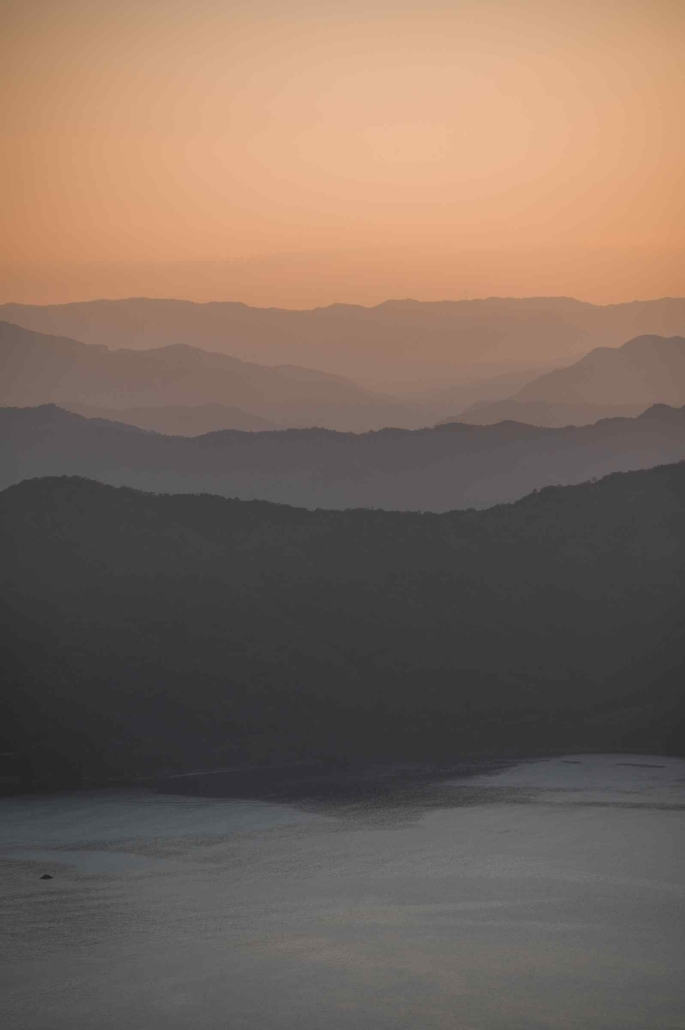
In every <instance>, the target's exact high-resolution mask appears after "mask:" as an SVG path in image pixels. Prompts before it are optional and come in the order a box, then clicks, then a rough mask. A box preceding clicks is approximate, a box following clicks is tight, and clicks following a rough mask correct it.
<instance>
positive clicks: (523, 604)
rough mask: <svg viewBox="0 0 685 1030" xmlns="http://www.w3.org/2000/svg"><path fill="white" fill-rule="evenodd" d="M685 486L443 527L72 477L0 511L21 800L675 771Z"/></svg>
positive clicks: (470, 518)
mask: <svg viewBox="0 0 685 1030" xmlns="http://www.w3.org/2000/svg"><path fill="white" fill-rule="evenodd" d="M684 516H685V464H683V463H681V464H679V465H672V466H662V467H660V468H657V469H652V470H650V471H647V472H635V473H629V474H624V475H614V476H610V477H608V478H606V479H603V480H601V481H600V482H597V483H589V484H584V485H582V486H576V487H570V488H550V489H547V490H543V491H541V492H540V493H536V494H533V495H531V496H528V497H526V498H525V499H524V500H522V501H520V502H518V503H517V504H515V505H512V506H498V507H496V508H492V509H490V510H489V511H486V512H450V513H448V514H445V515H432V514H418V513H398V512H394V513H388V512H380V511H347V512H330V511H315V512H309V511H305V510H302V509H296V508H290V507H287V506H279V505H271V504H265V503H262V502H253V503H245V502H242V501H230V500H225V499H221V498H217V497H210V496H203V497H189V496H185V497H184V496H175V497H169V496H163V497H160V496H156V495H151V494H142V493H138V492H136V491H132V490H127V489H119V490H115V489H113V488H111V487H107V486H102V485H100V484H97V483H93V482H91V481H87V480H82V479H69V478H63V479H42V480H32V481H29V482H24V483H21V484H19V485H18V486H16V487H12V488H10V489H8V490H6V491H4V492H3V493H2V495H0V564H1V566H2V569H3V577H2V586H1V588H0V612H1V614H2V620H1V623H2V626H3V637H2V651H3V654H2V663H0V664H1V667H2V669H3V691H2V708H1V710H0V743H1V744H2V747H1V750H2V752H4V753H7V752H12V753H14V758H10V759H5V761H6V764H9V765H12V767H13V768H14V769H15V770H16V771H18V772H19V775H21V777H22V782H23V783H24V784H27V785H28V784H31V783H33V784H35V785H38V786H44V785H60V784H64V783H65V782H77V783H78V782H80V777H81V775H82V774H86V775H89V776H96V777H102V776H107V775H135V774H139V773H142V772H146V771H151V770H152V771H156V770H159V769H160V768H167V769H173V768H179V769H181V768H189V767H193V766H195V767H197V766H200V767H202V768H207V767H208V766H212V765H215V766H216V765H222V764H224V765H225V764H230V763H235V762H239V761H254V760H279V759H284V758H303V757H317V758H318V757H338V758H343V759H351V758H352V759H354V758H356V757H366V758H368V757H369V756H373V757H374V758H375V759H376V760H379V759H381V758H385V757H403V758H407V757H426V756H428V757H431V758H433V759H435V758H436V757H439V756H440V755H447V754H451V755H452V756H458V755H459V754H463V753H464V752H474V751H479V750H480V751H482V750H488V749H493V748H496V749H498V750H499V751H500V752H501V751H502V750H509V751H514V752H521V751H530V750H531V749H533V750H547V749H554V748H556V747H561V748H573V749H574V750H577V749H597V750H606V749H610V748H623V749H624V750H635V749H642V748H644V749H648V750H651V751H657V750H662V751H670V752H671V753H682V752H683V746H684V741H683V736H682V718H683V713H684V710H685V709H684V705H683V694H682V669H683V661H684V659H685V639H684V628H683V611H684V610H685V517H684Z"/></svg>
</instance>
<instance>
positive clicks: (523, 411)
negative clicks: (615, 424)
mask: <svg viewBox="0 0 685 1030" xmlns="http://www.w3.org/2000/svg"><path fill="white" fill-rule="evenodd" d="M650 406H651V405H648V404H645V403H641V404H582V403H579V404H570V403H556V402H553V401H545V400H538V401H521V400H518V399H517V398H516V397H508V398H506V399H505V400H498V401H481V402H479V403H477V404H472V405H470V406H469V407H468V408H466V410H465V411H460V412H459V414H458V415H455V416H453V417H452V418H446V419H442V421H441V424H442V425H447V424H449V423H450V422H465V423H467V424H468V425H470V426H490V425H493V424H495V423H497V422H524V423H526V424H527V425H530V426H545V427H547V428H549V429H552V428H556V429H561V428H563V427H564V426H589V425H592V424H593V423H594V422H599V421H600V419H605V418H635V417H636V416H637V415H640V414H641V413H642V412H643V411H645V409H646V408H648V407H650Z"/></svg>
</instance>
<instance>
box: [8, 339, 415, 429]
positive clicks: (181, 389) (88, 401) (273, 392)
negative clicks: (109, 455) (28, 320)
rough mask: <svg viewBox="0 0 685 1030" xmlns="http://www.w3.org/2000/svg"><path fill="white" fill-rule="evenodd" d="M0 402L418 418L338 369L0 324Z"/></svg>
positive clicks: (311, 418)
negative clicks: (116, 343)
mask: <svg viewBox="0 0 685 1030" xmlns="http://www.w3.org/2000/svg"><path fill="white" fill-rule="evenodd" d="M0 368H2V372H3V375H2V379H1V380H0V403H2V404H42V403H46V402H51V401H52V402H60V401H64V402H67V403H71V404H79V405H87V406H90V407H98V408H108V409H119V408H132V407H148V406H152V407H167V406H169V405H172V406H174V405H190V406H195V405H204V404H221V405H229V406H235V407H238V408H240V409H242V410H244V411H247V412H249V413H250V414H253V415H259V416H260V417H263V418H268V419H269V420H271V421H275V422H277V423H279V424H280V423H284V424H290V425H292V424H295V425H302V424H304V425H326V426H332V427H334V428H340V429H352V430H364V429H370V428H380V427H381V426H384V425H388V424H392V423H393V422H394V421H400V422H404V423H406V422H409V423H410V424H414V425H421V424H423V421H424V419H423V415H422V413H421V412H420V411H419V409H415V408H413V407H412V406H410V405H408V404H402V403H401V402H399V401H397V400H395V399H394V398H389V397H386V396H383V395H381V394H374V393H371V392H369V391H367V390H363V389H362V388H361V387H359V386H357V385H356V384H355V383H353V382H351V381H350V380H347V379H344V378H342V377H341V376H334V375H329V374H326V373H323V372H317V371H314V370H313V369H308V368H299V367H297V366H294V365H281V366H279V367H277V368H269V367H266V366H263V365H255V364H250V363H247V362H244V361H239V360H238V359H237V358H232V357H228V356H227V355H225V354H215V353H209V352H207V351H203V350H198V349H197V348H194V347H189V346H186V345H184V344H177V345H173V346H169V347H161V348H159V349H157V350H147V351H135V350H126V349H120V350H109V349H108V348H107V347H105V346H99V345H98V346H90V345H88V344H85V343H80V342H78V341H77V340H72V339H68V338H64V337H57V336H46V335H45V334H43V333H37V332H33V331H31V330H27V329H22V328H21V327H19V326H16V325H12V324H10V323H8V322H0Z"/></svg>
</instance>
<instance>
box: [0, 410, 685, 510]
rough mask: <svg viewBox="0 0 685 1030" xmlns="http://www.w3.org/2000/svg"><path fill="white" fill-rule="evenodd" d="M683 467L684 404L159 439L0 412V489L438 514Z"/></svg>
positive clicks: (60, 416)
mask: <svg viewBox="0 0 685 1030" xmlns="http://www.w3.org/2000/svg"><path fill="white" fill-rule="evenodd" d="M683 458H685V407H684V408H677V409H676V408H671V407H668V406H667V405H655V406H653V407H651V408H649V409H648V410H647V411H646V412H644V413H643V414H642V415H640V416H639V417H637V418H632V419H631V418H615V419H605V420H602V421H599V422H597V423H596V424H595V425H592V426H580V427H575V426H567V427H565V428H563V429H544V428H539V427H535V426H530V425H524V424H521V423H516V422H502V423H499V424H497V425H492V426H470V425H464V424H461V423H451V424H448V425H444V426H437V427H435V428H432V429H422V430H414V431H411V430H403V429H385V430H381V431H378V432H372V433H362V434H355V433H337V432H333V431H331V430H323V429H307V430H286V431H281V432H258V433H255V432H238V431H232V430H225V431H221V432H216V433H209V434H206V435H203V436H199V437H192V438H191V437H181V436H163V435H160V434H157V433H151V432H148V431H144V430H140V429H136V428H134V427H132V426H128V425H122V424H119V423H115V422H108V421H105V420H102V419H92V418H84V417H83V416H80V415H77V414H75V413H73V412H67V411H64V410H63V409H61V408H59V407H56V406H54V405H45V406H41V407H35V408H4V409H0V486H8V485H10V484H12V483H15V482H18V481H19V480H21V479H27V478H32V477H37V476H52V475H64V474H68V475H81V476H89V477H92V478H95V479H98V480H100V481H102V482H106V483H111V484H114V485H126V486H133V487H137V488H140V489H145V490H155V491H160V492H170V493H203V492H204V493H214V494H219V495H222V496H224V497H239V498H243V499H248V500H249V499H263V500H270V501H278V502H282V503H288V504H296V505H301V506H304V507H308V508H317V507H323V508H352V507H377V508H385V509H398V510H416V509H421V510H428V511H447V510H450V509H452V508H465V507H485V506H487V505H491V504H495V503H498V502H501V501H510V500H515V499H516V498H519V497H522V496H523V495H524V494H526V493H528V492H529V491H531V490H534V489H540V488H542V487H544V486H547V485H549V484H567V483H579V482H582V481H583V480H587V479H591V478H595V477H599V476H603V475H606V474H607V473H609V472H614V471H623V470H629V469H640V468H648V467H650V466H652V465H657V464H662V463H665V462H673V461H678V460H681V459H683Z"/></svg>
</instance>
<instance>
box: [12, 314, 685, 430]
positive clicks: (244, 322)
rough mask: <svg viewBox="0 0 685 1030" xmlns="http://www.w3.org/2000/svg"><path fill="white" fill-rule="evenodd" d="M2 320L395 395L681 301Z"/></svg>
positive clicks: (562, 354) (623, 334) (635, 330)
mask: <svg viewBox="0 0 685 1030" xmlns="http://www.w3.org/2000/svg"><path fill="white" fill-rule="evenodd" d="M0 318H5V319H7V320H8V321H11V322H14V323H16V324H19V325H23V326H25V327H26V328H29V329H33V330H37V331H40V332H45V333H56V334H59V335H67V336H70V337H73V338H74V339H78V340H83V341H84V342H86V343H89V344H106V345H107V346H110V347H128V348H136V349H148V348H151V347H161V346H164V345H167V344H174V343H185V344H192V345H193V346H196V347H201V348H205V349H208V350H215V351H222V352H224V353H229V354H233V355H236V356H237V357H240V358H242V359H243V360H246V361H257V362H261V363H264V364H282V363H284V362H295V363H297V364H302V365H305V366H308V367H312V368H320V369H324V370H326V371H330V372H338V373H341V374H344V375H347V376H351V377H352V378H354V379H356V380H359V381H364V380H373V381H374V383H375V386H374V388H375V389H378V388H379V387H378V383H382V384H384V387H383V389H390V390H391V391H393V392H394V390H395V387H396V386H397V385H398V384H400V383H403V384H404V386H405V387H406V388H407V390H408V391H409V390H410V389H412V388H413V386H414V385H415V384H416V381H417V379H419V380H420V381H422V382H423V383H425V384H433V385H434V386H435V388H436V389H437V388H438V387H439V386H440V385H441V384H442V383H443V382H444V383H445V385H446V384H447V382H457V381H458V380H460V379H463V378H464V377H465V376H468V377H470V378H474V377H477V376H474V371H476V370H479V371H478V375H480V376H482V377H485V376H487V375H495V374H497V373H502V372H507V371H508V370H511V369H512V368H514V367H516V366H522V365H527V366H531V365H533V366H536V365H549V364H556V365H558V364H561V363H563V364H566V363H568V362H570V361H574V360H576V359H577V358H579V357H580V356H581V355H582V354H584V353H586V352H587V351H589V350H591V349H592V348H594V347H598V346H609V347H617V346H619V345H620V344H622V343H624V341H625V340H628V339H630V338H631V337H634V336H636V335H639V334H644V333H658V334H660V335H665V336H671V335H673V334H682V335H685V298H678V297H676V298H663V299H660V300H652V301H633V302H631V303H628V304H614V305H607V306H604V307H601V306H598V305H593V304H587V303H585V302H582V301H578V300H574V299H573V298H567V297H529V298H521V299H517V298H498V297H492V298H488V299H484V300H469V301H466V300H464V301H440V302H419V301H414V300H393V301H386V302H385V303H383V304H379V305H377V306H375V307H371V308H365V307H361V306H359V305H352V304H334V305H331V306H330V307H326V308H314V309H312V310H309V311H290V310H285V309H278V308H251V307H249V306H248V305H246V304H240V303H236V302H231V301H226V302H223V301H222V302H214V303H210V304H195V303H192V302H190V301H182V300H156V299H148V298H129V299H124V300H99V301H84V302H81V303H75V304H62V305H47V306H44V307H37V306H31V305H22V304H6V305H4V306H2V307H0ZM664 399H665V398H664ZM446 414H448V412H446Z"/></svg>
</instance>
